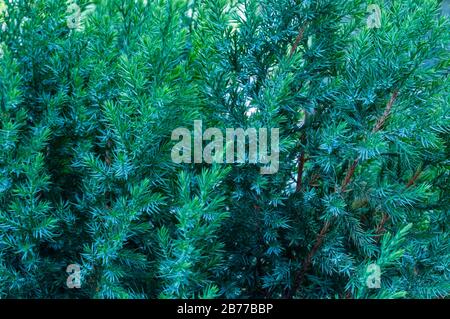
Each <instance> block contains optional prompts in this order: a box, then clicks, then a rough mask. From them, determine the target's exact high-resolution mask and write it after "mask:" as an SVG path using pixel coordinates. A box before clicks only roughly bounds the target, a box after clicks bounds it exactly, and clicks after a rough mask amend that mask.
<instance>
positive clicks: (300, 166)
mask: <svg viewBox="0 0 450 319" xmlns="http://www.w3.org/2000/svg"><path fill="white" fill-rule="evenodd" d="M307 26H308V23H307V22H306V23H304V24H303V25H302V26H301V27H300V29H299V31H298V35H297V37H296V38H295V42H294V44H293V45H292V48H291V52H290V57H291V58H292V56H293V55H294V54H295V52H296V51H297V48H298V46H299V45H300V42H301V41H302V40H303V37H304V35H305V30H306V27H307ZM306 116H307V114H305V122H306ZM302 140H303V141H306V135H303V137H302ZM305 162H306V160H305V151H304V150H302V152H301V153H300V156H299V157H298V170H297V185H296V191H297V192H299V191H300V190H301V189H302V176H303V170H304V167H305Z"/></svg>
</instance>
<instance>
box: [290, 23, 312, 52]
mask: <svg viewBox="0 0 450 319" xmlns="http://www.w3.org/2000/svg"><path fill="white" fill-rule="evenodd" d="M307 26H308V23H305V24H303V25H302V26H301V28H300V29H299V30H298V35H297V37H296V38H295V42H294V45H293V46H292V48H291V53H290V56H291V57H292V56H293V55H294V53H295V51H297V48H298V46H299V45H300V42H301V41H302V40H303V36H304V35H305V30H306V27H307Z"/></svg>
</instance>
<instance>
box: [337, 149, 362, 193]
mask: <svg viewBox="0 0 450 319" xmlns="http://www.w3.org/2000/svg"><path fill="white" fill-rule="evenodd" d="M358 163H359V157H358V158H357V159H355V160H354V161H353V164H352V165H351V166H350V168H349V169H348V171H347V174H346V175H345V179H344V181H343V182H342V187H341V192H345V191H346V189H347V186H348V184H350V181H351V180H352V177H353V175H354V174H355V170H356V166H358Z"/></svg>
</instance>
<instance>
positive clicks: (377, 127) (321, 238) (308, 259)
mask: <svg viewBox="0 0 450 319" xmlns="http://www.w3.org/2000/svg"><path fill="white" fill-rule="evenodd" d="M398 93H399V91H398V90H397V89H396V90H395V91H394V92H393V94H392V96H391V98H390V100H389V102H388V103H387V104H386V108H385V110H384V112H383V115H382V116H381V117H380V118H379V119H378V121H377V122H376V124H375V126H374V128H373V130H372V132H378V131H379V130H380V129H381V128H382V127H383V126H384V123H385V122H386V119H387V118H388V117H389V115H390V113H391V110H392V106H393V105H394V103H395V101H396V99H397V97H398ZM359 161H360V158H359V157H358V158H357V159H355V160H354V161H353V164H352V165H351V166H350V167H349V169H348V171H347V173H346V175H345V178H344V181H343V182H342V185H341V189H340V192H342V193H343V192H345V191H346V189H347V186H348V185H349V184H350V182H351V180H352V178H353V175H354V173H355V170H356V167H357V166H358V163H359ZM412 183H414V180H413V181H412ZM408 184H409V183H408ZM338 191H339V190H338V189H336V190H335V192H338ZM383 224H384V223H383ZM330 226H331V221H326V222H325V225H324V226H323V227H322V229H321V230H320V232H319V234H318V235H317V237H316V243H315V244H314V246H313V247H312V249H311V251H310V252H309V253H308V255H307V256H306V258H305V260H304V261H303V267H302V271H301V272H300V274H299V275H298V276H297V282H296V283H295V286H294V289H293V291H296V290H297V288H298V287H300V286H301V284H302V283H303V280H304V278H305V275H306V273H307V272H308V271H309V268H310V266H311V262H312V259H313V257H314V256H315V255H316V253H317V251H318V250H319V248H320V247H321V245H322V243H323V241H324V239H325V237H326V234H327V232H328V230H329V228H330Z"/></svg>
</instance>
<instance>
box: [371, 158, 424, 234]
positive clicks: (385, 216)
mask: <svg viewBox="0 0 450 319" xmlns="http://www.w3.org/2000/svg"><path fill="white" fill-rule="evenodd" d="M420 174H422V167H419V168H417V170H416V172H415V173H414V175H413V176H412V177H411V178H410V179H409V181H408V183H407V184H406V188H407V189H408V188H410V187H411V186H412V185H414V183H415V182H416V180H417V179H418V178H419V176H420ZM389 218H390V217H389V215H388V214H386V213H383V217H382V218H381V220H380V223H379V224H378V225H377V228H376V233H377V235H378V239H380V237H381V235H383V233H384V232H385V228H384V225H385V224H386V222H387V221H388V220H389Z"/></svg>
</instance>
